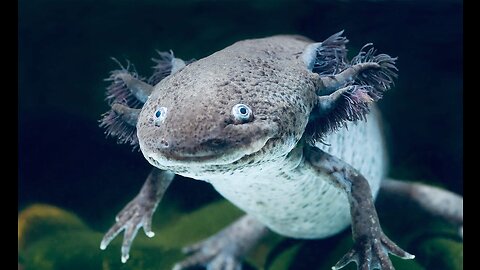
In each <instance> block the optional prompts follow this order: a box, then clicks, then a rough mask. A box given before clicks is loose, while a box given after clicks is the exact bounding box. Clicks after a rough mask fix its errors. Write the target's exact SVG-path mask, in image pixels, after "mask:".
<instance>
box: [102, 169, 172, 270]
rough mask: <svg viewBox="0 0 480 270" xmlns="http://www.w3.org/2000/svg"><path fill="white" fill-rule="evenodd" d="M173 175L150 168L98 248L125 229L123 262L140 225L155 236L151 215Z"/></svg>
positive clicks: (104, 245) (103, 247) (147, 232)
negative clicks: (136, 193)
mask: <svg viewBox="0 0 480 270" xmlns="http://www.w3.org/2000/svg"><path fill="white" fill-rule="evenodd" d="M174 175H175V174H173V173H172V172H170V171H163V170H159V169H156V168H154V169H152V171H151V172H150V174H149V175H148V178H147V181H146V182H145V184H144V185H143V187H142V189H141V190H140V193H139V194H138V195H137V196H136V197H135V198H134V199H133V200H132V201H130V202H129V203H128V204H127V205H126V206H125V207H124V208H123V209H122V211H120V213H119V214H118V215H117V216H116V217H115V224H114V225H113V226H112V227H111V228H110V229H109V230H108V232H107V233H106V234H105V236H104V237H103V239H102V242H101V243H100V249H102V250H104V249H106V248H107V246H108V245H109V244H110V242H111V241H112V240H113V239H114V238H115V237H116V236H117V235H118V234H119V233H120V232H121V231H122V230H125V233H124V236H123V243H122V249H121V251H122V257H121V260H122V262H123V263H125V262H126V261H127V260H128V258H129V255H128V254H129V252H130V247H131V246H132V242H133V239H134V238H135V236H136V235H137V233H138V230H139V229H140V228H141V227H143V231H144V232H145V234H146V235H147V236H148V237H153V236H155V233H154V232H152V216H153V213H154V212H155V209H156V208H157V205H158V203H159V202H160V200H161V199H162V196H163V194H164V193H165V190H166V189H167V187H168V186H169V185H170V182H171V181H172V179H173V177H174Z"/></svg>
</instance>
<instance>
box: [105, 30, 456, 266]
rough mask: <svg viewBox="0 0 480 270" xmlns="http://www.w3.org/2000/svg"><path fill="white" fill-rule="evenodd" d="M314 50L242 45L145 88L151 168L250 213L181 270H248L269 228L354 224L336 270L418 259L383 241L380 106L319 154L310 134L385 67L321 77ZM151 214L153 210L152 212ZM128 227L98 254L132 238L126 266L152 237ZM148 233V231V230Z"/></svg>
mask: <svg viewBox="0 0 480 270" xmlns="http://www.w3.org/2000/svg"><path fill="white" fill-rule="evenodd" d="M311 44H312V42H311V41H309V40H308V39H306V38H303V37H299V36H273V37H269V38H263V39H254V40H244V41H239V42H237V43H235V44H233V45H231V46H229V47H227V48H225V49H223V50H221V51H219V52H216V53H214V54H212V55H210V56H208V57H205V58H203V59H200V60H198V61H196V62H193V63H191V64H189V65H186V66H184V65H182V67H181V68H180V69H178V70H177V71H176V72H175V73H172V74H171V75H170V76H167V77H166V78H164V79H163V80H161V81H160V82H159V83H158V84H156V85H155V86H154V87H153V90H152V89H151V87H145V91H144V92H145V93H147V94H148V98H147V100H146V102H145V104H144V106H143V107H142V109H141V112H140V115H139V117H138V122H137V124H136V129H137V136H138V142H139V146H140V150H141V151H142V153H143V155H144V156H145V158H146V159H147V160H148V161H149V162H150V164H152V165H153V166H154V167H156V168H158V169H160V170H161V171H163V172H172V173H174V174H179V175H182V176H186V177H190V178H193V179H198V180H203V181H207V182H209V183H211V184H212V185H213V187H214V188H215V189H216V190H217V191H219V192H220V193H221V194H222V195H223V196H224V197H225V198H227V199H228V200H230V201H231V202H232V203H234V204H235V205H237V206H238V207H239V208H241V209H242V210H244V211H245V212H246V213H247V215H246V216H245V217H243V218H241V219H240V220H238V221H237V222H236V223H234V224H233V225H231V226H229V227H228V228H226V229H225V230H224V231H222V232H220V233H219V234H217V235H215V236H212V237H211V238H209V239H207V240H205V241H203V242H201V243H198V244H195V245H193V246H191V247H188V248H186V249H185V251H186V252H187V253H193V255H192V256H191V257H189V258H188V259H186V260H185V261H183V262H180V263H178V264H177V265H176V266H175V269H184V268H188V267H190V266H196V265H205V266H208V267H209V269H240V267H241V264H240V262H241V258H242V257H243V256H245V254H246V253H247V252H248V250H249V249H250V248H251V247H252V246H253V245H254V244H255V242H256V241H258V240H259V239H260V238H261V237H262V236H263V235H264V234H265V233H266V232H267V228H268V229H270V230H272V231H274V232H276V233H279V234H281V235H285V236H288V237H294V238H303V239H314V238H324V237H328V236H331V235H333V234H335V233H338V232H340V231H342V230H343V229H345V228H346V227H347V226H348V225H350V224H352V232H353V238H354V241H355V245H354V247H353V248H352V250H351V251H350V252H348V253H347V254H346V255H345V256H344V257H343V258H342V259H341V260H340V261H339V263H338V264H337V265H336V266H335V267H334V269H340V268H342V267H343V266H345V265H346V264H348V263H349V262H351V261H354V262H356V263H357V264H358V265H359V269H375V268H378V269H393V266H392V264H391V262H390V259H389V258H388V253H392V254H394V255H397V256H399V257H402V258H413V256H412V255H410V254H408V253H407V252H405V251H403V250H402V249H400V248H399V247H397V246H396V245H395V244H394V243H393V242H392V241H391V240H389V239H388V238H387V237H386V236H385V235H384V234H383V232H382V230H381V227H380V224H379V221H378V218H377V214H376V211H375V207H374V205H373V199H374V198H375V196H376V194H377V192H378V190H379V188H380V182H381V180H382V179H383V178H384V177H385V172H386V166H387V164H386V158H385V157H386V153H385V147H384V142H383V137H382V131H381V125H380V119H379V117H380V116H379V113H378V111H377V110H376V109H375V107H374V106H373V104H370V107H371V109H372V112H371V113H370V114H368V115H367V116H366V119H365V120H366V121H355V122H349V123H348V129H347V128H346V127H344V126H342V127H341V128H339V129H338V130H334V131H333V132H331V131H328V132H325V134H322V136H321V138H322V140H321V142H319V141H318V140H317V142H316V143H312V141H315V140H313V139H312V138H314V137H315V136H314V135H315V134H312V131H311V130H310V131H309V130H308V129H307V124H309V122H311V121H315V119H316V118H318V117H319V116H318V115H317V114H318V113H317V111H318V110H319V107H321V106H323V107H330V106H333V105H332V104H335V103H334V102H333V101H336V98H338V97H340V96H341V95H342V93H344V91H346V90H347V88H342V87H344V86H345V84H346V83H348V82H349V81H352V80H353V79H354V78H355V76H357V75H358V74H359V72H360V71H361V70H367V69H375V68H378V65H376V64H375V63H360V64H356V65H352V67H351V68H348V69H346V70H347V71H346V72H342V73H339V74H332V75H330V76H323V77H322V76H320V75H319V74H317V73H315V72H312V70H311V69H309V68H307V65H306V62H305V61H306V60H305V59H307V60H308V59H309V57H310V55H311V54H310V53H308V52H309V49H308V46H309V45H311ZM304 52H306V53H304ZM333 75H335V76H333ZM126 77H128V76H126ZM126 77H125V76H124V77H122V80H124V82H125V83H126V84H127V85H128V84H130V85H132V83H131V81H132V80H134V79H133V77H128V78H126ZM135 85H137V86H138V85H141V84H140V83H136V84H135ZM137 90H138V89H136V90H135V91H137ZM132 92H133V90H132ZM137 92H138V91H137ZM144 96H145V95H144ZM359 96H360V98H363V99H365V100H368V102H370V99H369V98H365V96H361V95H359ZM322 98H323V99H322ZM325 101H326V102H325ZM372 101H373V100H372ZM322 102H323V103H322ZM237 104H245V105H247V106H248V107H249V108H251V110H252V115H253V116H252V118H251V119H250V120H248V121H246V122H243V121H239V120H238V119H237V118H236V117H235V115H234V114H233V113H232V108H234V106H235V105H237ZM325 104H327V105H328V106H326V105H325ZM117 111H120V110H117ZM158 111H161V112H162V113H161V117H159V116H158V115H159V113H158ZM129 115H137V114H135V113H129ZM127 118H128V117H127ZM127 118H126V119H127ZM130 118H131V117H130ZM130 118H128V119H130ZM316 135H317V136H316V138H318V137H319V136H318V134H316ZM155 170H156V169H154V171H155ZM157 174H158V173H157ZM159 175H161V173H160V174H159ZM161 177H163V178H165V179H167V180H163V182H162V181H159V183H160V182H162V183H163V184H162V190H163V191H165V189H166V187H167V186H168V183H170V181H171V178H170V177H171V176H167V175H165V176H160V178H161ZM147 182H148V181H147ZM167 182H168V183H167ZM165 183H167V184H165ZM163 187H164V188H163ZM152 193H153V192H152ZM162 194H163V193H162ZM160 197H161V196H157V197H156V198H155V199H152V200H151V201H150V202H149V203H147V204H145V203H144V202H142V203H143V206H141V207H138V209H140V210H137V212H138V213H137V215H138V216H140V217H147V219H148V217H150V218H151V215H150V214H148V215H147V214H145V212H147V213H150V212H151V211H153V210H154V208H155V207H156V204H158V202H159V200H160ZM152 202H153V204H152ZM137 205H141V203H137ZM145 205H147V206H145ZM149 205H155V207H153V210H152V206H149ZM124 211H126V210H124ZM127 212H128V211H127ZM462 222H463V218H462ZM126 223H127V221H123V222H118V220H117V224H116V225H115V226H114V227H112V229H111V230H110V231H109V232H108V233H107V234H106V236H105V238H104V240H103V241H102V245H101V247H102V248H105V247H106V246H107V245H108V243H109V242H110V241H111V239H113V238H114V237H115V235H116V234H117V233H118V232H119V231H120V230H121V229H122V228H126V229H125V230H126V233H125V239H126V240H125V241H124V245H123V246H122V260H123V261H126V259H127V258H128V250H129V248H130V244H131V241H132V239H133V238H134V236H135V233H136V231H137V230H138V228H139V227H141V226H144V223H142V222H139V221H136V222H133V223H134V226H133V225H130V226H128V225H125V224H126ZM129 228H130V229H129ZM145 232H150V224H148V229H147V230H145ZM147 235H151V233H147Z"/></svg>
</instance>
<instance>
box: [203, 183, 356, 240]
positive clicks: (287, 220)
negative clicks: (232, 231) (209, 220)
mask: <svg viewBox="0 0 480 270" xmlns="http://www.w3.org/2000/svg"><path fill="white" fill-rule="evenodd" d="M229 181H231V179H230V180H229ZM242 182H243V183H242V184H241V185H231V184H232V183H231V182H230V183H228V182H227V181H213V182H212V184H213V186H214V187H215V189H216V190H217V191H218V192H219V193H220V194H222V195H223V196H224V197H225V198H227V199H228V200H229V201H231V202H232V203H233V204H235V205H237V206H238V207H239V208H241V209H242V210H244V211H245V212H247V213H248V214H250V215H252V216H254V217H256V218H257V219H258V220H259V221H260V222H262V223H263V224H265V225H266V226H267V227H269V228H270V229H271V230H273V231H274V232H276V233H279V234H281V235H284V236H289V237H294V238H323V237H327V236H330V235H332V234H335V233H338V232H339V231H341V230H343V229H345V228H346V227H347V226H348V225H349V224H350V214H349V213H350V212H349V205H348V201H347V197H346V195H345V194H344V193H343V192H341V191H340V190H338V189H337V188H335V187H334V186H332V185H330V184H329V183H328V182H327V181H324V180H323V179H320V178H317V177H311V176H304V177H301V178H297V179H294V180H286V179H278V178H277V179H276V180H275V184H274V185H272V184H273V183H272V182H270V181H265V182H270V184H266V183H265V182H263V183H258V181H257V182H251V183H247V182H248V180H246V179H243V180H242Z"/></svg>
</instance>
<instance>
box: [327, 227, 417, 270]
mask: <svg viewBox="0 0 480 270" xmlns="http://www.w3.org/2000/svg"><path fill="white" fill-rule="evenodd" d="M389 253H391V254H393V255H395V256H397V257H400V258H402V259H413V258H415V256H414V255H412V254H410V253H408V252H406V251H404V250H403V249H401V248H400V247H398V246H397V245H396V244H395V243H394V242H393V241H392V240H390V239H389V238H388V237H387V236H386V235H385V234H383V233H380V235H379V236H378V237H374V238H364V239H358V240H357V242H356V243H355V245H354V246H353V248H352V249H351V250H350V251H349V252H348V253H347V254H345V255H344V256H343V257H342V258H341V259H340V260H339V261H338V262H337V264H335V266H333V267H332V269H333V270H337V269H341V268H343V267H345V266H346V265H347V264H349V263H350V262H355V263H356V264H357V266H358V267H357V268H358V269H361V270H372V269H380V270H394V269H395V268H394V267H393V265H392V262H391V261H390V258H389V257H388V254H389Z"/></svg>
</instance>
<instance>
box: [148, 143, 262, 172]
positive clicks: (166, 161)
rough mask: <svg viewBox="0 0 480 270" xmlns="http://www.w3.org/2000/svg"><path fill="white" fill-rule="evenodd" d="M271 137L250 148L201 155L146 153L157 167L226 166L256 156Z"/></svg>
mask: <svg viewBox="0 0 480 270" xmlns="http://www.w3.org/2000/svg"><path fill="white" fill-rule="evenodd" d="M270 139H271V137H264V138H261V139H257V140H255V141H253V142H252V143H250V144H249V145H248V146H246V147H245V146H236V147H235V146H232V147H228V148H225V149H223V150H222V151H220V152H199V153H195V154H192V153H179V152H168V153H153V152H150V153H148V151H147V153H144V155H145V157H146V158H147V160H148V161H149V162H150V163H151V164H152V165H154V166H156V167H162V166H168V167H170V166H188V165H193V166H195V165H225V164H231V163H234V162H238V161H239V160H241V159H243V158H247V157H249V156H252V155H255V154H256V153H258V152H259V151H261V150H262V148H263V147H264V146H265V145H266V144H267V142H268V141H269V140H270Z"/></svg>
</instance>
